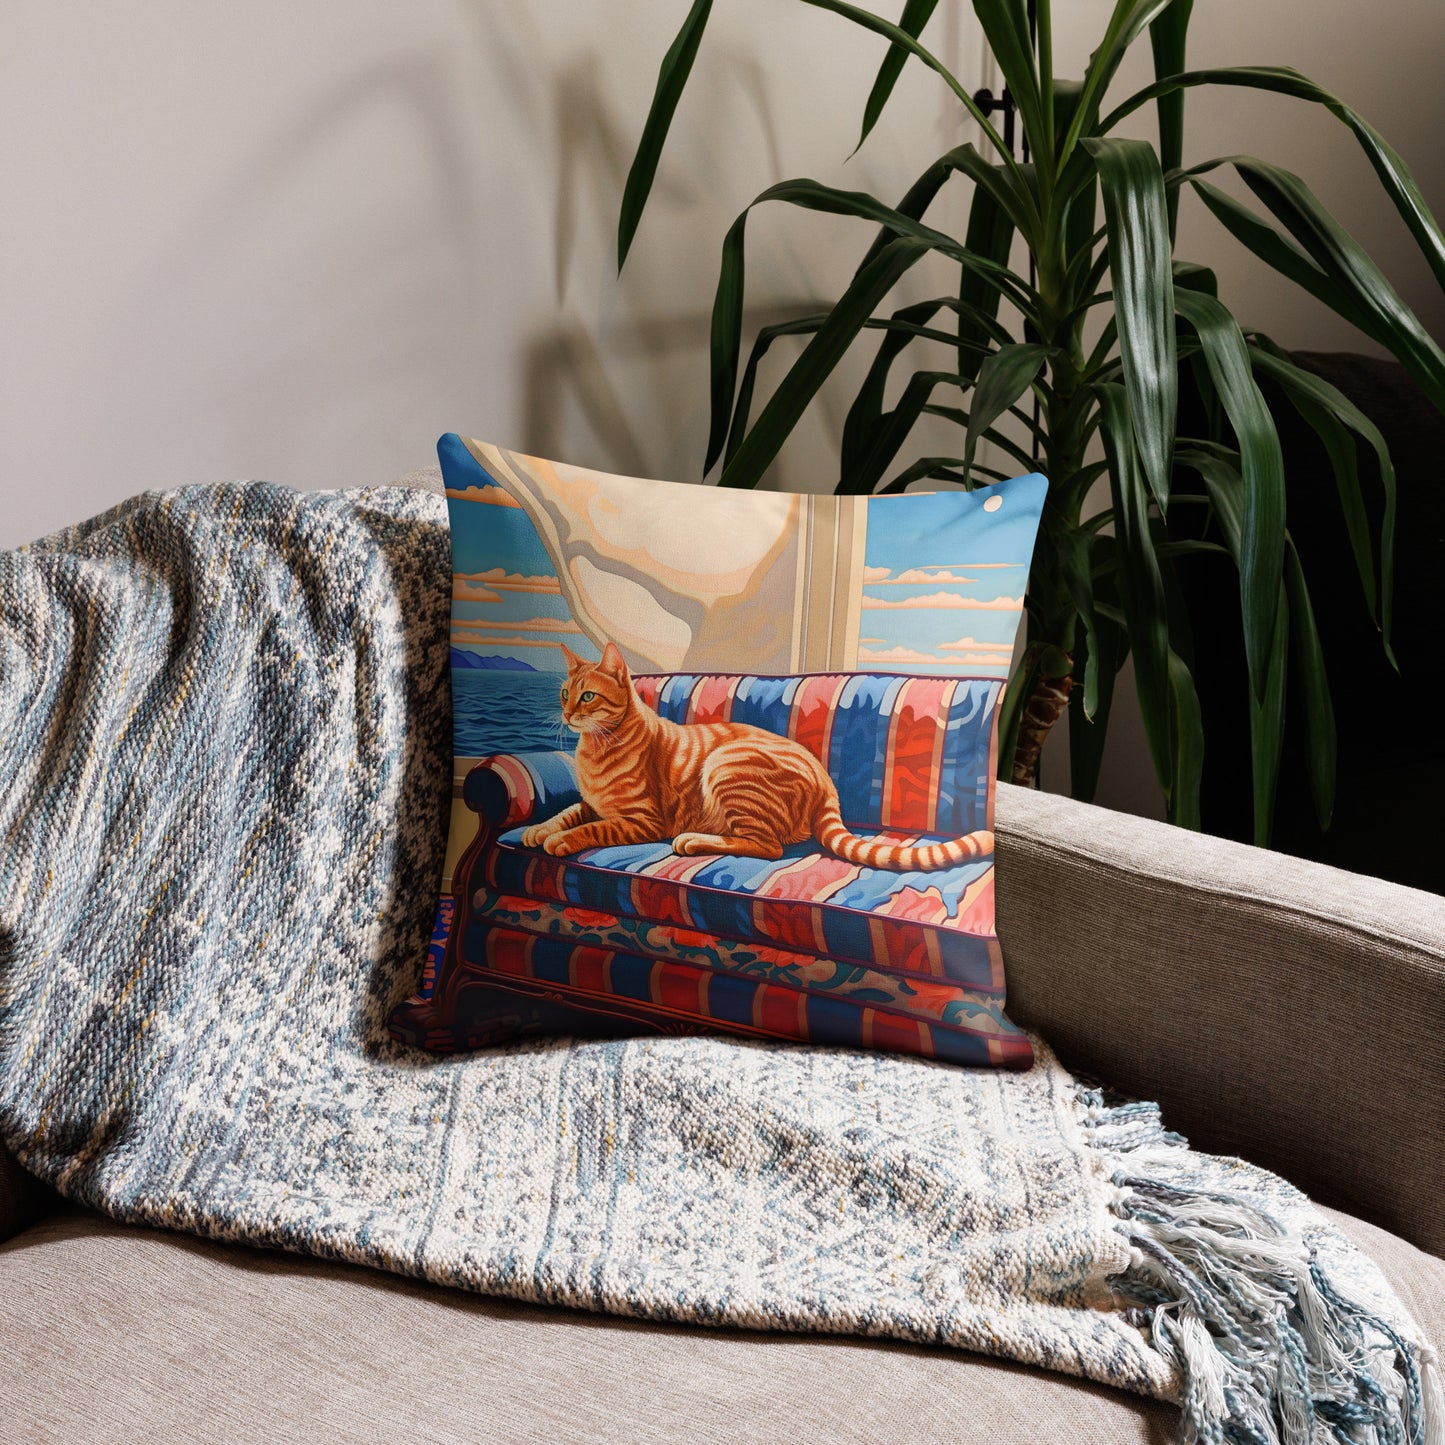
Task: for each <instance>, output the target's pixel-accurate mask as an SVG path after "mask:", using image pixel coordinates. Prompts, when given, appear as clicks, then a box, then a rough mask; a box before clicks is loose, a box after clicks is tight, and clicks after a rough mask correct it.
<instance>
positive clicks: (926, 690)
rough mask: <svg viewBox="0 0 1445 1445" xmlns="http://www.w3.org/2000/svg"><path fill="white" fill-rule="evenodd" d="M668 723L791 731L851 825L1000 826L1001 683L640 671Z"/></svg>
mask: <svg viewBox="0 0 1445 1445" xmlns="http://www.w3.org/2000/svg"><path fill="white" fill-rule="evenodd" d="M635 682H636V685H637V691H638V693H639V694H640V695H641V696H642V699H643V700H644V701H645V702H647V703H649V704H651V705H652V706H653V707H654V708H656V710H657V712H658V713H659V714H660V715H661V716H663V717H665V718H667V719H668V720H669V721H670V722H678V723H690V722H740V723H751V724H752V725H753V726H754V727H760V728H765V729H766V730H767V731H768V732H771V733H778V734H779V735H781V736H782V737H786V738H792V739H794V741H796V742H800V743H802V745H803V746H804V747H805V748H807V749H808V750H809V752H811V753H812V754H813V756H814V757H816V758H817V759H818V760H819V761H820V762H821V763H822V764H823V766H824V767H825V768H827V769H828V774H829V776H830V777H831V778H832V779H833V782H834V783H835V784H836V786H837V788H838V800H839V802H840V803H841V805H842V812H843V819H844V821H845V822H847V823H850V824H853V825H855V826H857V827H863V828H875V829H876V828H888V829H896V830H898V831H900V832H904V833H937V834H943V835H952V836H954V837H959V836H961V835H962V834H965V833H972V832H974V831H975V830H976V829H979V828H987V827H990V826H992V818H991V815H990V813H989V801H990V789H989V782H990V780H991V779H992V777H993V773H994V768H993V756H992V751H993V736H994V730H993V719H994V709H995V707H996V706H997V704H998V698H999V692H1000V691H1001V689H1002V687H1003V684H1002V683H1001V682H998V681H995V680H992V679H986V678H977V677H957V678H952V677H950V678H941V677H916V676H912V675H909V674H906V673H878V672H844V673H820V674H814V675H812V676H808V677H755V676H723V675H719V674H709V675H704V676H694V675H691V674H688V673H676V674H672V675H668V676H645V677H638V678H636V679H635Z"/></svg>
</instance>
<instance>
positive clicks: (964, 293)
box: [958, 186, 1014, 378]
mask: <svg viewBox="0 0 1445 1445" xmlns="http://www.w3.org/2000/svg"><path fill="white" fill-rule="evenodd" d="M1013 239H1014V223H1013V220H1012V218H1011V217H1010V216H1009V215H1008V213H1007V212H1006V211H1005V210H1004V209H1003V207H1002V206H1000V205H999V203H998V201H997V199H996V198H995V197H994V196H993V195H992V194H991V193H990V192H988V191H986V190H984V189H983V187H981V186H980V187H979V188H978V189H976V190H975V191H974V193H973V204H972V205H971V206H970V207H969V211H968V231H967V233H966V234H965V236H964V242H963V244H964V248H965V249H966V250H968V251H969V252H971V253H972V254H973V255H975V256H984V257H987V259H988V260H990V261H993V262H995V263H996V264H998V265H1000V266H1006V265H1007V264H1008V258H1009V251H1010V250H1011V249H1012V248H1013ZM998 299H999V288H998V287H997V286H995V285H994V284H993V283H992V282H991V281H989V280H988V279H986V278H985V277H983V276H981V275H980V274H979V273H978V272H976V271H968V270H965V271H963V272H961V274H960V276H959V282H958V303H959V319H958V369H959V372H960V373H961V374H962V375H963V376H967V377H969V378H973V377H976V376H977V375H978V368H979V365H980V364H981V362H982V361H983V346H984V344H985V343H987V342H988V341H990V340H997V331H998V328H997V327H990V326H989V325H988V324H987V323H988V322H990V321H992V320H993V319H994V318H995V317H997V315H998Z"/></svg>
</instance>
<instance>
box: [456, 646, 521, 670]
mask: <svg viewBox="0 0 1445 1445" xmlns="http://www.w3.org/2000/svg"><path fill="white" fill-rule="evenodd" d="M452 666H453V667H485V668H491V669H493V670H494V671H497V672H536V671H537V669H536V668H535V667H533V666H532V664H531V663H529V662H520V661H518V659H517V658H515V657H482V656H480V655H478V654H477V653H475V652H463V651H462V649H461V648H460V647H454V648H452Z"/></svg>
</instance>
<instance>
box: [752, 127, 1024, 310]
mask: <svg viewBox="0 0 1445 1445" xmlns="http://www.w3.org/2000/svg"><path fill="white" fill-rule="evenodd" d="M969 150H972V147H970V146H959V147H958V152H965V151H969ZM953 154H954V152H950V155H953ZM975 154H977V152H975ZM944 159H945V160H947V159H948V157H945V158H944ZM939 164H942V162H940V163H939ZM765 201H784V202H786V203H787V204H788V205H791V206H798V207H799V208H801V209H802V210H806V211H821V212H823V213H824V214H827V215H832V216H852V217H854V218H856V219H858V220H863V221H876V222H878V223H879V224H880V225H881V226H883V227H885V228H886V230H887V231H889V232H891V233H892V234H893V235H895V236H914V237H917V238H918V239H920V240H925V241H927V242H928V243H929V244H930V245H931V246H932V247H933V248H934V249H935V250H936V251H938V252H939V253H940V254H941V255H944V256H946V257H947V258H948V259H949V260H950V261H956V262H957V263H958V264H959V265H960V266H962V267H963V268H964V269H965V270H969V271H973V272H975V273H977V274H978V275H979V276H982V277H984V278H986V279H987V280H990V281H992V282H993V283H994V284H995V285H996V286H997V287H998V289H1000V290H1002V291H1003V292H1004V294H1006V295H1007V296H1008V298H1009V300H1010V301H1011V302H1012V303H1013V305H1014V306H1016V307H1017V308H1018V309H1019V310H1020V311H1021V312H1022V313H1023V314H1024V315H1025V316H1026V317H1028V318H1029V319H1030V320H1036V319H1037V314H1038V300H1039V296H1038V292H1037V291H1036V290H1034V288H1033V287H1032V286H1030V285H1029V284H1028V283H1027V282H1026V281H1024V280H1023V279H1021V278H1020V277H1018V276H1016V275H1014V273H1013V272H1012V271H1010V270H1009V269H1008V267H1007V266H1005V265H1003V264H1001V263H1000V262H997V261H992V260H990V259H988V258H987V257H985V256H980V255H975V254H974V253H973V252H972V251H970V250H969V249H968V248H967V247H966V246H961V245H959V243H958V242H957V241H955V240H954V239H953V237H952V236H949V235H946V234H945V233H944V232H942V231H937V230H934V229H933V227H931V226H925V225H923V224H922V223H921V222H919V221H918V220H916V219H915V218H914V217H912V216H909V215H905V214H904V213H903V212H902V211H901V210H897V209H895V208H894V207H892V206H888V205H885V204H884V203H883V202H882V201H879V200H876V199H874V197H872V196H870V195H869V194H868V193H867V192H866V191H841V190H838V189H837V188H836V187H833V186H825V185H822V184H820V183H819V182H818V181H811V180H806V179H804V180H791V181H779V182H778V184H777V185H775V186H769V187H768V189H767V190H765V191H763V192H762V193H761V194H760V195H758V196H756V197H755V198H754V200H753V202H752V205H753V206H760V205H762V204H763V203H764V202H765ZM749 209H751V207H749ZM734 224H736V223H734ZM885 244H887V243H885ZM881 249H882V247H880V246H879V245H878V244H877V242H876V241H875V243H874V245H873V246H871V247H870V248H869V252H868V254H867V256H866V257H865V258H864V265H863V266H860V267H859V268H858V269H859V271H860V272H861V271H862V270H863V269H864V267H865V266H867V265H871V264H872V262H873V261H874V260H876V259H877V256H878V253H879V251H880V250H881Z"/></svg>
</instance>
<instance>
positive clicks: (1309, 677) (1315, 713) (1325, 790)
mask: <svg viewBox="0 0 1445 1445" xmlns="http://www.w3.org/2000/svg"><path fill="white" fill-rule="evenodd" d="M1284 583H1285V588H1286V591H1287V594H1288V597H1289V610H1290V618H1291V625H1290V655H1291V662H1292V665H1293V668H1294V673H1295V679H1296V684H1297V687H1298V692H1299V699H1300V703H1301V707H1300V714H1301V718H1302V720H1303V724H1304V739H1305V763H1306V765H1307V767H1308V771H1309V779H1310V793H1311V794H1312V795H1313V797H1314V804H1315V817H1316V818H1317V819H1318V820H1319V825H1320V829H1321V831H1323V830H1324V829H1326V828H1328V827H1329V826H1330V820H1331V818H1332V817H1333V816H1334V811H1335V764H1336V753H1337V746H1336V736H1335V709H1334V703H1333V701H1332V699H1331V697H1330V681H1329V677H1328V676H1327V675H1326V673H1325V657H1324V652H1323V651H1322V649H1321V648H1320V635H1319V632H1318V630H1317V629H1316V627H1315V614H1314V608H1313V607H1312V606H1311V605H1310V594H1309V588H1308V587H1307V586H1306V585H1305V575H1304V569H1303V568H1302V567H1301V566H1300V560H1299V553H1298V552H1296V551H1295V546H1294V543H1293V542H1290V544H1289V549H1288V551H1287V552H1286V553H1285V567H1284Z"/></svg>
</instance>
